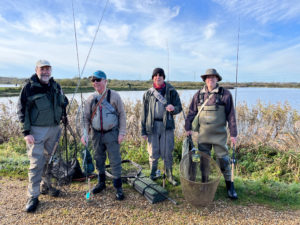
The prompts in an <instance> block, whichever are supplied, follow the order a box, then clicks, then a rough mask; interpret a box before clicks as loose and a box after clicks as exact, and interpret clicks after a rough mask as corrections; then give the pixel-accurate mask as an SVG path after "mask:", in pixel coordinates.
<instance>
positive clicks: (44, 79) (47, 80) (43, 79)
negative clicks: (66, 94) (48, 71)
mask: <svg viewBox="0 0 300 225" xmlns="http://www.w3.org/2000/svg"><path fill="white" fill-rule="evenodd" d="M50 77H51V76H45V75H40V76H39V79H40V81H41V82H42V83H45V84H47V83H48V82H49V80H50Z"/></svg>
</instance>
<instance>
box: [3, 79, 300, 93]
mask: <svg viewBox="0 0 300 225" xmlns="http://www.w3.org/2000/svg"><path fill="white" fill-rule="evenodd" d="M57 81H58V82H59V83H60V84H61V86H62V89H63V91H64V93H66V94H70V93H74V92H75V89H76V85H75V84H76V83H77V82H75V79H63V80H60V79H57ZM108 81H109V82H108V87H109V88H111V89H113V90H116V91H145V90H147V89H148V88H149V87H150V86H151V84H152V81H151V80H149V81H129V80H108ZM74 82H75V83H74ZM81 83H82V85H80V87H79V89H78V92H82V93H87V92H92V91H94V89H93V87H92V86H91V85H90V81H89V80H87V79H83V81H82V82H81ZM170 83H171V84H172V85H173V86H174V87H175V88H176V89H178V90H185V89H189V90H197V89H200V88H201V87H202V86H203V85H204V83H203V82H184V81H182V82H179V81H175V82H173V81H171V82H170ZM3 84H5V83H3ZM10 84H11V83H10ZM23 84H24V82H23ZM69 84H70V85H69ZM220 85H221V86H223V87H225V88H227V89H234V87H235V83H228V82H224V83H220ZM237 87H264V88H266V87H268V88H300V83H258V82H251V83H238V84H237ZM21 88H22V87H21V86H19V87H0V97H13V96H18V95H19V94H20V91H21Z"/></svg>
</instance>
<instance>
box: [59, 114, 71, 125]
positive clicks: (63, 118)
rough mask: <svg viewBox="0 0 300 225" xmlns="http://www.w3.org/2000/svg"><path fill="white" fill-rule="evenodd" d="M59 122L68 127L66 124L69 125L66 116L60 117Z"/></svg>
mask: <svg viewBox="0 0 300 225" xmlns="http://www.w3.org/2000/svg"><path fill="white" fill-rule="evenodd" d="M61 122H62V123H63V125H68V123H69V121H68V117H67V116H62V118H61Z"/></svg>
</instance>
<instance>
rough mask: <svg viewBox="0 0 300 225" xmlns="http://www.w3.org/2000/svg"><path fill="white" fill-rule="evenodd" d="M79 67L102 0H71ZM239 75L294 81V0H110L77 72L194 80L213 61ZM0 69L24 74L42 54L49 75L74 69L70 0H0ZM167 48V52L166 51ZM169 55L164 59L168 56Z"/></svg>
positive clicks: (297, 29) (298, 34)
mask: <svg viewBox="0 0 300 225" xmlns="http://www.w3.org/2000/svg"><path fill="white" fill-rule="evenodd" d="M73 3H74V12H75V20H76V29H77V38H78V49H79V64H80V67H81V68H82V67H83V65H84V62H85V60H86V57H87V54H88V51H89V49H90V46H91V43H92V40H93V37H94V34H95V31H96V28H97V25H98V21H99V19H100V17H101V15H102V11H103V9H104V6H105V4H106V0H73ZM239 18H240V46H239V48H240V51H239V74H238V81H239V82H249V81H250V82H251V81H258V82H299V78H300V1H299V0H185V1H183V0H165V1H164V0H109V2H108V5H107V8H106V11H105V13H104V16H103V20H102V23H101V26H100V30H99V32H98V35H97V38H96V41H95V44H94V47H93V49H92V51H91V54H90V57H89V59H88V61H87V65H86V68H85V71H84V73H83V75H82V76H83V77H87V76H89V75H90V74H91V73H92V72H94V71H95V70H98V69H101V70H103V71H105V72H106V73H107V75H108V77H109V78H111V79H130V80H148V79H150V78H151V73H152V70H153V69H154V68H155V67H162V68H164V69H165V71H166V73H167V77H168V78H169V79H170V80H173V81H200V75H201V74H203V73H204V72H205V70H206V69H207V68H216V69H217V70H218V71H219V73H220V74H221V75H222V76H223V80H224V81H231V82H233V81H235V70H236V49H237V36H238V24H239ZM0 53H1V54H0V76H10V77H22V78H25V77H29V76H30V75H31V74H32V73H33V72H34V67H35V62H36V61H37V60H38V59H48V60H49V61H50V62H51V64H52V66H53V76H54V77H55V78H73V77H76V76H78V69H77V68H78V67H77V58H76V48H75V38H74V26H73V16H72V0H66V1H61V0H43V1H41V0H15V1H12V0H1V1H0ZM168 55H169V57H168ZM168 59H169V60H168Z"/></svg>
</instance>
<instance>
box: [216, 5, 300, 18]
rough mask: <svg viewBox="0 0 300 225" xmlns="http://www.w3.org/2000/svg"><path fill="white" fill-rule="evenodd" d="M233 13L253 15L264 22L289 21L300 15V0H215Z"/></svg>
mask: <svg viewBox="0 0 300 225" xmlns="http://www.w3.org/2000/svg"><path fill="white" fill-rule="evenodd" d="M213 1H214V2H216V3H218V4H220V5H222V6H224V7H225V8H227V9H228V10H229V11H230V12H231V13H235V14H238V15H240V16H241V17H251V18H253V19H254V20H256V21H259V22H260V23H262V24H265V23H275V22H281V21H287V20H290V19H295V18H297V17H299V14H300V1H298V0H289V1H282V0H271V1H270V0H213Z"/></svg>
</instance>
